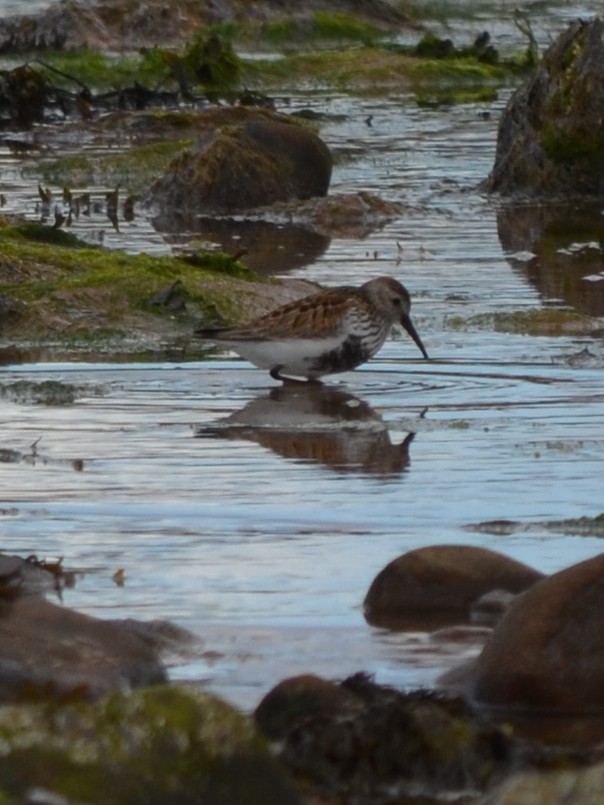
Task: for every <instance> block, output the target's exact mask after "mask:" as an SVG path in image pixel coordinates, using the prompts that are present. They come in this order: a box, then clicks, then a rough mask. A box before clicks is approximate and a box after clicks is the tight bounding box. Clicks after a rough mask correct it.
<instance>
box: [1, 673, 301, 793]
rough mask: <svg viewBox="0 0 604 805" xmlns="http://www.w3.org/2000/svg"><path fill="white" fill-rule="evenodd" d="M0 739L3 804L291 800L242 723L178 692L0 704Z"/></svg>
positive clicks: (280, 775) (164, 689)
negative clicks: (55, 703)
mask: <svg viewBox="0 0 604 805" xmlns="http://www.w3.org/2000/svg"><path fill="white" fill-rule="evenodd" d="M0 733H1V734H2V752H1V753H0V800H1V801H2V802H3V803H4V802H6V803H8V802H11V803H12V802H21V803H25V802H29V803H33V802H38V803H42V802H44V803H63V805H69V803H74V804H75V803H83V802H86V803H89V805H106V803H107V802H111V805H160V804H162V805H163V803H173V804H174V805H176V803H178V805H198V804H199V803H204V805H234V804H236V805H300V803H301V799H300V797H299V796H298V794H297V793H296V792H295V790H294V788H293V785H292V783H291V782H290V781H289V779H288V778H287V777H286V774H285V772H284V771H283V769H282V768H281V767H280V765H279V764H278V762H277V760H276V759H275V758H274V757H273V755H272V753H271V752H270V751H269V748H268V746H267V745H266V742H265V741H264V740H263V739H262V738H261V737H260V736H259V734H258V733H257V731H256V729H255V728H254V725H253V722H252V720H251V719H250V718H249V717H247V716H243V715H242V714H240V713H238V712H237V711H235V710H234V709H233V708H232V707H230V706H229V705H227V704H225V703H224V702H222V701H220V700H219V699H217V698H215V697H213V696H210V695H207V694H202V693H195V692H194V691H192V690H187V689H185V688H182V687H176V686H168V685H163V686H157V687H152V688H145V689H142V690H139V691H135V692H133V693H130V694H124V693H114V694H112V695H110V696H108V697H106V698H105V699H103V700H101V701H99V702H94V703H90V702H78V703H70V704H67V705H63V706H60V707H49V706H48V704H46V703H41V704H32V703H30V704H25V705H23V704H22V705H18V706H14V705H13V706H11V705H8V706H5V707H2V708H0ZM34 792H35V793H34Z"/></svg>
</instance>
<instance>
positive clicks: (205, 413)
mask: <svg viewBox="0 0 604 805" xmlns="http://www.w3.org/2000/svg"><path fill="white" fill-rule="evenodd" d="M505 98H506V95H505V93H502V94H500V97H499V98H498V99H497V100H496V101H494V102H493V103H488V104H486V103H476V104H463V105H459V106H453V107H450V106H438V107H434V108H427V107H424V108H420V107H418V106H417V105H416V104H415V102H414V100H413V98H412V96H411V95H408V94H403V93H401V94H398V93H392V94H391V95H390V96H389V97H387V98H372V97H362V98H350V97H346V96H342V95H337V94H322V93H320V92H317V91H313V92H312V93H309V94H308V95H306V96H305V95H300V96H298V97H297V98H296V99H294V100H293V101H292V102H293V104H294V105H296V104H297V105H299V106H310V107H315V108H317V109H320V110H321V111H322V112H327V113H329V114H331V115H333V118H332V120H331V122H328V123H327V124H325V125H324V126H322V128H321V134H322V136H323V138H324V139H325V140H326V141H327V142H328V144H329V145H330V147H332V149H333V150H334V152H335V153H336V155H338V157H339V158H338V161H337V165H336V169H335V172H334V178H333V182H332V192H336V193H337V192H341V193H343V192H358V191H360V190H366V191H370V192H374V193H376V194H378V195H380V196H381V197H382V198H385V199H387V200H395V201H399V202H400V201H403V202H404V203H405V204H406V209H405V211H404V213H403V214H402V215H401V216H400V218H398V219H397V220H395V221H393V222H392V223H389V224H388V225H387V226H385V227H384V228H383V229H381V230H379V231H374V232H372V233H370V234H367V235H366V236H365V237H363V238H359V237H358V233H354V235H351V236H350V237H346V236H344V235H342V237H340V238H338V239H333V240H329V239H327V238H323V239H317V238H316V237H315V236H313V237H314V239H313V240H312V248H310V247H309V248H308V249H307V250H306V251H304V250H303V249H302V247H301V241H300V240H294V241H292V240H288V239H287V234H288V228H287V227H285V226H283V225H282V224H278V225H273V226H270V225H269V226H266V225H263V226H264V227H265V228H264V230H263V233H264V234H263V236H264V237H266V238H268V240H269V241H270V242H272V244H273V252H274V255H275V258H274V265H272V266H267V268H268V270H271V269H272V270H273V272H274V273H277V274H283V273H285V272H289V275H290V276H291V275H294V276H302V277H305V278H308V279H312V280H317V281H319V282H324V283H326V284H330V285H334V284H344V283H352V284H360V283H361V282H364V281H365V280H367V279H369V278H370V277H372V276H378V275H380V274H393V275H395V276H397V277H398V278H399V279H401V280H402V281H403V282H404V283H405V284H406V285H407V287H408V288H409V290H410V292H411V294H412V298H413V302H414V308H413V317H414V321H415V323H416V326H417V329H418V331H419V332H420V334H421V336H422V339H423V341H424V343H425V344H426V347H427V349H428V351H429V353H430V355H431V358H432V360H431V361H430V362H424V361H422V360H421V359H420V358H418V357H417V356H416V350H415V347H414V345H413V344H412V343H411V342H410V341H409V340H408V339H407V338H406V337H401V338H399V339H396V340H393V341H390V342H388V343H387V345H386V346H385V347H384V349H383V350H382V351H381V352H380V354H379V355H378V357H377V358H376V359H374V360H373V361H372V362H371V363H369V364H368V365H366V366H365V367H363V368H362V369H359V370H357V371H356V372H354V373H350V374H346V375H343V376H341V377H334V378H331V379H328V382H327V383H326V387H325V389H324V390H323V391H320V392H316V391H314V392H313V391H308V392H305V391H302V390H296V391H295V392H288V391H285V392H284V391H281V390H280V387H279V385H278V384H276V383H274V382H273V381H272V380H271V379H270V378H269V377H268V375H267V374H263V373H262V372H260V371H258V370H255V369H253V368H251V367H250V366H249V365H248V364H246V363H245V362H243V361H240V360H238V359H236V358H235V357H234V356H230V355H228V354H219V353H214V354H210V355H208V356H207V359H205V360H199V359H198V358H199V356H198V354H197V355H195V356H193V355H191V356H190V357H191V360H188V359H187V356H185V357H184V359H183V360H182V361H180V362H177V363H176V362H172V363H167V362H166V363H77V362H69V363H60V364H59V363H39V364H37V363H29V364H21V365H9V366H5V367H3V368H2V372H1V376H0V380H1V382H2V386H3V388H6V387H7V386H10V385H11V384H13V383H17V382H18V381H31V382H32V383H39V382H42V381H44V380H54V381H59V382H61V383H64V384H69V385H74V386H77V387H78V391H77V393H76V400H75V402H74V403H73V404H69V405H50V406H49V405H39V404H34V403H33V402H32V400H31V399H30V398H28V397H27V395H25V396H24V397H23V398H19V397H18V396H17V397H16V398H14V397H13V398H11V397H9V396H7V397H5V398H4V399H2V400H1V401H0V428H1V432H2V445H1V446H2V448H3V450H6V451H12V452H10V453H7V454H3V455H4V457H5V458H6V459H7V460H6V461H5V462H4V461H3V463H2V464H1V465H0V502H1V505H0V509H1V510H2V511H1V513H0V530H1V532H2V545H3V550H5V551H8V552H15V553H18V554H20V555H22V556H26V555H28V554H29V553H35V554H37V555H38V556H41V557H49V558H54V557H63V558H64V563H65V566H66V567H67V568H70V569H75V570H76V571H78V573H77V580H76V584H75V586H74V587H73V588H69V589H66V590H64V592H63V597H64V601H65V603H66V604H67V605H69V606H73V607H75V608H78V609H80V610H82V611H85V612H89V613H92V614H95V615H99V616H102V617H137V618H142V619H151V618H169V619H171V620H173V621H175V622H176V623H178V624H180V625H182V626H185V627H187V628H188V629H190V630H191V631H192V632H193V633H195V634H196V635H197V636H198V637H199V642H197V643H193V644H192V645H191V646H189V647H187V650H186V652H184V653H183V655H182V656H176V657H174V658H172V663H173V667H172V675H173V676H174V677H175V678H183V679H188V680H194V681H199V682H200V683H202V684H204V685H207V686H208V687H209V688H210V689H211V690H213V691H216V692H219V693H221V694H223V695H224V696H225V697H226V698H228V699H229V700H230V701H233V702H235V703H237V704H241V705H243V706H245V707H250V708H251V707H254V706H255V705H256V704H257V702H258V701H259V699H260V697H261V696H262V695H263V694H264V693H265V692H266V691H267V690H268V689H269V688H270V687H272V685H273V684H275V683H276V682H277V681H279V680H281V679H283V678H284V677H285V676H288V675H291V674H294V673H302V672H306V671H310V672H314V673H317V674H320V675H323V676H326V677H330V678H334V677H343V676H345V675H347V674H349V673H353V672H355V671H358V670H365V671H369V672H374V673H375V674H376V679H377V681H378V682H389V683H392V684H395V685H397V686H399V687H416V686H418V685H425V684H429V683H430V682H431V681H433V680H434V679H435V678H436V676H437V675H438V674H439V673H440V672H441V671H442V670H443V669H445V668H447V667H449V666H450V665H452V664H453V663H456V662H458V661H459V660H460V659H463V658H464V657H465V656H467V655H468V654H469V653H472V652H473V651H476V650H477V648H478V645H479V643H478V642H476V643H474V642H472V640H466V641H464V642H463V643H461V644H459V643H455V642H454V641H452V640H450V639H447V638H446V636H441V637H439V636H438V635H432V636H429V635H427V634H426V633H423V632H420V633H415V634H396V633H389V632H386V631H384V630H381V629H376V628H374V627H371V626H369V625H367V624H366V623H365V621H364V618H363V613H362V601H363V598H364V595H365V593H366V591H367V589H368V587H369V584H370V583H371V581H372V579H373V578H374V576H375V575H376V574H377V573H378V572H379V570H381V569H382V568H383V567H384V565H386V564H387V563H388V562H390V561H391V560H392V559H394V558H395V557H396V556H398V555H399V554H401V553H403V552H405V551H407V550H410V549H413V548H417V547H420V546H423V545H430V544H439V543H445V542H446V543H458V544H472V545H480V546H484V547H489V548H492V549H494V550H498V551H501V552H503V553H506V554H507V555H509V556H512V557H514V558H516V559H519V560H521V561H524V562H526V563H528V564H530V565H532V566H534V567H535V568H537V569H538V570H541V571H544V572H552V571H555V570H558V569H561V568H563V567H566V566H568V565H570V564H572V563H574V562H577V561H580V560H581V559H584V558H587V557H590V556H593V555H595V554H597V553H599V552H600V551H601V541H600V540H599V539H598V538H597V537H594V536H585V535H581V536H579V535H577V534H576V533H573V531H572V529H570V528H566V529H565V528H563V527H557V528H553V527H552V523H555V522H557V521H564V520H569V519H573V518H580V517H584V516H585V517H594V516H596V515H598V514H600V512H601V511H602V503H601V481H600V473H599V471H598V470H599V468H600V466H601V458H602V452H603V447H604V389H603V388H602V364H603V350H602V341H601V337H600V336H599V335H597V328H596V327H595V325H594V331H595V334H594V335H590V334H589V333H587V334H586V331H585V330H582V331H581V333H577V334H572V333H569V334H566V335H559V334H556V335H552V334H549V333H548V334H535V330H534V328H533V329H531V328H530V327H529V328H525V329H524V330H523V329H522V328H519V329H516V331H514V332H508V331H500V330H499V329H498V328H497V327H493V326H489V325H488V324H487V325H485V324H484V317H489V316H493V315H498V316H501V315H502V314H508V315H509V316H510V317H515V316H518V315H519V314H527V315H530V314H532V313H535V312H537V313H552V314H555V313H563V312H565V311H569V310H570V311H572V310H573V309H579V310H581V309H582V308H581V304H580V303H581V300H585V299H588V300H589V301H590V307H589V310H588V312H589V313H590V314H591V315H594V316H601V315H602V313H603V310H604V308H603V307H602V304H601V300H600V301H599V294H601V292H600V291H599V288H600V280H598V279H597V276H598V271H597V270H595V269H594V265H596V266H597V264H598V262H599V261H601V245H600V242H599V241H597V240H595V239H594V236H593V235H592V234H590V231H589V230H587V231H586V229H585V227H583V228H582V229H581V231H579V230H578V229H577V230H575V229H573V228H572V227H569V228H568V230H567V231H566V232H564V233H563V235H561V234H560V232H559V231H557V237H558V241H557V243H556V250H555V255H556V259H555V261H552V262H550V263H547V260H546V258H545V257H542V256H541V251H540V249H539V243H538V242H533V241H531V239H530V235H528V234H526V235H524V236H523V237H522V238H517V237H513V236H514V235H515V234H516V231H517V230H516V228H514V227H513V226H512V227H511V228H510V220H511V221H518V220H521V219H522V215H523V213H522V210H521V211H520V212H518V210H515V211H514V215H512V216H509V215H506V213H505V211H503V210H502V208H501V207H500V206H498V205H497V204H495V203H494V202H492V201H489V200H487V199H486V198H484V197H483V196H481V195H480V193H478V192H477V191H476V190H475V188H476V185H477V183H478V182H479V181H480V180H481V179H482V178H484V177H485V176H486V175H487V173H488V172H489V170H490V168H491V166H492V161H493V156H494V150H495V137H496V126H497V117H498V114H499V112H500V110H501V108H502V105H503V103H504V102H505ZM369 115H371V116H372V118H371V125H368V123H367V122H366V121H367V118H368V116H369ZM0 156H2V155H0ZM3 158H4V162H3V164H2V171H3V173H2V177H3V182H4V185H5V189H6V185H8V186H9V187H8V189H9V191H10V192H9V193H7V196H8V199H9V201H8V203H9V205H13V209H14V210H15V211H17V210H18V211H21V212H23V211H24V212H26V213H27V214H28V215H30V216H31V217H32V218H34V219H35V218H36V216H37V215H38V214H39V213H38V211H37V210H36V208H35V204H36V200H35V197H36V183H35V180H32V178H31V176H30V178H28V179H27V180H25V179H24V178H23V176H22V167H23V158H22V157H20V158H18V159H17V158H16V157H15V155H14V153H12V152H9V151H8V150H7V151H6V152H5V153H4V154H3ZM27 159H28V160H29V159H30V158H27ZM11 171H13V172H11ZM92 190H93V191H94V192H96V193H97V194H98V196H99V198H102V196H103V194H104V191H105V188H92ZM527 229H529V227H527ZM74 231H75V232H76V234H78V235H80V236H89V237H90V239H91V240H94V239H95V238H97V239H98V238H100V235H99V231H103V232H104V233H105V234H104V238H105V241H106V242H108V243H109V245H111V246H115V247H117V248H124V249H129V250H139V249H145V250H147V251H154V250H165V251H169V250H170V248H171V246H172V244H173V242H174V240H175V239H176V240H178V239H179V237H181V238H183V239H184V238H185V235H184V234H182V235H180V236H178V235H176V236H175V235H174V233H170V235H166V236H165V237H164V236H163V235H162V233H158V232H156V231H155V230H154V228H153V226H152V223H151V221H150V220H148V219H147V218H145V216H144V215H141V214H139V215H137V218H136V219H135V221H134V222H132V223H131V224H129V225H126V224H123V225H122V226H121V227H120V232H115V231H112V230H111V227H110V226H109V225H108V224H107V222H106V221H105V220H104V219H103V218H102V214H101V213H99V214H98V216H97V217H95V216H94V215H93V216H92V217H91V219H90V220H87V221H78V222H76V224H75V225H74ZM205 231H206V234H207V230H205ZM257 232H258V230H254V228H251V229H250V228H249V227H248V228H245V227H242V228H241V229H238V227H237V222H226V223H225V224H224V225H223V226H222V228H221V229H220V239H221V244H222V245H223V246H224V247H225V248H228V249H229V251H235V250H236V249H235V244H238V245H244V246H246V247H248V248H250V246H251V248H250V254H251V255H253V252H254V249H253V242H254V238H255V237H256V236H257ZM188 234H190V233H187V236H188ZM193 234H194V235H195V236H199V235H203V234H204V230H203V229H200V232H199V233H193ZM246 238H248V241H246ZM292 243H294V244H295V246H292ZM306 245H307V246H308V243H307V244H306ZM544 254H546V253H545V252H544ZM546 256H547V255H546ZM278 258H280V259H278ZM548 266H550V267H551V271H550V272H549V273H548V271H547V270H546V269H547V268H548ZM552 278H553V280H552ZM582 312H585V310H584V309H583V310H582ZM554 329H555V328H554ZM410 433H415V437H414V438H413V439H411V438H409V434H410ZM494 521H516V522H518V523H521V524H523V525H525V526H530V528H525V529H522V528H503V527H496V526H494V525H493V522H494ZM480 524H486V525H484V526H480ZM489 524H491V525H489ZM478 526H480V527H478ZM118 570H123V571H124V574H123V579H122V576H121V575H119V574H118V576H117V577H116V576H115V573H116V571H118ZM122 581H123V583H122Z"/></svg>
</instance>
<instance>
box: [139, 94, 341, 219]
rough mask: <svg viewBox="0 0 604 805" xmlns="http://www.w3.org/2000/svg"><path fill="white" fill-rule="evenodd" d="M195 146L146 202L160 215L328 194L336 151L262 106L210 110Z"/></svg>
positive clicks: (179, 158)
mask: <svg viewBox="0 0 604 805" xmlns="http://www.w3.org/2000/svg"><path fill="white" fill-rule="evenodd" d="M201 123H202V125H205V128H206V131H205V132H204V133H203V134H202V136H201V138H200V140H199V142H198V143H197V145H196V146H194V147H193V148H192V149H190V150H187V151H184V152H183V153H181V154H180V155H179V156H177V157H176V158H175V159H174V160H173V161H172V162H171V164H170V166H169V167H168V170H167V172H166V174H165V175H164V176H163V177H161V178H160V179H158V181H156V182H155V183H154V184H153V186H152V187H151V188H150V190H149V192H148V193H147V194H146V195H145V197H144V201H145V202H146V203H150V204H152V205H154V206H156V207H157V208H158V209H159V211H160V213H159V216H158V221H159V223H160V225H162V226H163V225H164V223H163V222H164V220H167V221H168V222H169V221H170V219H174V218H177V219H179V220H181V221H186V220H188V219H191V220H195V219H196V218H197V216H198V215H199V214H200V213H211V214H215V213H230V212H235V211H237V210H245V209H251V208H254V207H259V206H265V205H268V204H273V203H274V202H277V201H287V200H289V199H307V198H310V197H312V196H324V195H325V194H326V193H327V190H328V189H329V181H330V178H331V166H332V161H331V154H330V152H329V149H328V147H327V146H326V145H325V143H324V142H323V141H322V140H321V139H320V138H319V137H318V136H317V135H316V134H315V133H314V132H312V131H310V130H309V129H307V128H304V127H303V126H300V125H297V124H295V123H292V122H289V121H288V119H287V118H284V117H281V116H279V115H273V114H269V113H266V112H258V111H256V110H248V109H243V108H241V109H237V110H230V111H229V112H226V113H221V112H216V111H212V112H210V113H209V115H208V118H207V121H206V122H205V124H204V121H201Z"/></svg>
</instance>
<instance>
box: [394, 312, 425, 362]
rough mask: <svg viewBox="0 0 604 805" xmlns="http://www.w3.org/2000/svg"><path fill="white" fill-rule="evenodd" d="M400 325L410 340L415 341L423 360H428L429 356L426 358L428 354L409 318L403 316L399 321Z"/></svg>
mask: <svg viewBox="0 0 604 805" xmlns="http://www.w3.org/2000/svg"><path fill="white" fill-rule="evenodd" d="M401 324H402V326H403V327H404V328H405V330H406V331H407V332H408V333H409V335H410V336H411V338H412V339H413V340H414V341H415V343H416V344H417V346H418V347H419V348H420V350H421V353H422V355H423V356H424V358H426V360H428V358H429V356H428V353H427V352H426V348H425V346H424V345H423V344H422V340H421V338H420V337H419V335H418V334H417V330H416V329H415V327H414V326H413V322H412V321H411V319H410V318H409V316H403V317H402V319H401Z"/></svg>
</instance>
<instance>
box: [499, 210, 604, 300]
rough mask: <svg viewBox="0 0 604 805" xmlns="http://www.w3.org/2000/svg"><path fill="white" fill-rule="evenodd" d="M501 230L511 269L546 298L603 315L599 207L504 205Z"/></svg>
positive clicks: (603, 233) (603, 229) (603, 243)
mask: <svg viewBox="0 0 604 805" xmlns="http://www.w3.org/2000/svg"><path fill="white" fill-rule="evenodd" d="M497 230H498V234H499V240H500V242H501V245H502V248H503V250H504V252H505V253H506V256H507V259H508V261H509V263H510V265H511V266H512V268H513V269H514V270H515V271H518V272H520V273H523V274H526V276H527V277H528V279H529V281H530V282H531V284H532V285H534V286H535V287H536V288H537V290H538V291H539V293H540V294H541V295H542V296H544V297H545V298H547V299H555V300H563V301H564V302H566V303H567V304H568V305H570V306H572V307H573V308H575V309H576V310H578V311H580V312H581V313H586V314H588V315H590V316H601V315H603V314H604V270H603V269H604V266H603V265H602V249H603V247H604V217H603V216H602V211H601V205H593V204H581V205H578V204H576V205H572V206H570V205H562V204H560V205H544V204H517V205H506V206H504V207H502V208H501V209H499V210H498V212H497Z"/></svg>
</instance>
